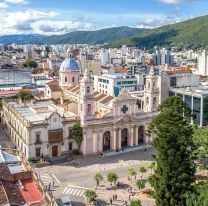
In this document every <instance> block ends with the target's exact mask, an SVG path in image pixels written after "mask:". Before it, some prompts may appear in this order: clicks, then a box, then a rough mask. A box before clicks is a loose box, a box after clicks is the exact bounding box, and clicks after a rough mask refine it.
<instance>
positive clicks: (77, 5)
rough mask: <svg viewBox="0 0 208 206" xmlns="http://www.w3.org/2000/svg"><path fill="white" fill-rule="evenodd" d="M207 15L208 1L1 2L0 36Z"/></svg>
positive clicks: (157, 22) (151, 25) (139, 24)
mask: <svg viewBox="0 0 208 206" xmlns="http://www.w3.org/2000/svg"><path fill="white" fill-rule="evenodd" d="M207 14H208V0H103V1H102V0H73V1H72V0H0V22H1V24H0V35H4V34H16V33H19V34H21V33H24V34H29V33H41V34H46V35H51V34H63V33H67V32H71V31H77V30H96V29H100V28H107V27H113V26H130V27H138V28H140V27H141V28H155V27H159V26H162V25H166V24H171V23H175V22H180V21H183V20H187V19H190V18H193V17H197V16H202V15H207Z"/></svg>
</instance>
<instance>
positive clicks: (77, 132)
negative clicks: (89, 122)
mask: <svg viewBox="0 0 208 206" xmlns="http://www.w3.org/2000/svg"><path fill="white" fill-rule="evenodd" d="M72 138H73V139H74V140H75V142H76V143H77V145H78V147H79V150H80V147H81V144H82V140H83V130H82V127H81V126H80V124H79V123H77V124H75V125H74V126H73V127H72Z"/></svg>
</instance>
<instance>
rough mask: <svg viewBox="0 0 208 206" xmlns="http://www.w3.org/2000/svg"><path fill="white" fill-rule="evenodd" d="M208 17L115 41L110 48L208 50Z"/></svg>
mask: <svg viewBox="0 0 208 206" xmlns="http://www.w3.org/2000/svg"><path fill="white" fill-rule="evenodd" d="M207 34H208V16H202V17H197V18H194V19H190V20H187V21H183V22H180V23H176V24H171V25H167V26H163V27H159V28H156V29H151V30H148V31H145V32H143V33H141V34H138V35H135V36H133V37H129V38H126V39H122V40H119V41H115V42H113V43H112V44H110V45H109V47H121V46H122V45H123V44H125V45H127V46H134V47H145V48H147V49H150V48H153V47H154V46H160V47H175V48H176V49H182V48H191V49H199V48H204V49H205V48H207V49H208V35H207Z"/></svg>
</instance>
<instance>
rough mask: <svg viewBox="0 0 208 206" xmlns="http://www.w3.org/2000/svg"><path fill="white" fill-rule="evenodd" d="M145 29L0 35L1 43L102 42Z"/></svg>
mask: <svg viewBox="0 0 208 206" xmlns="http://www.w3.org/2000/svg"><path fill="white" fill-rule="evenodd" d="M144 31H145V29H138V28H130V27H127V26H122V27H113V28H107V29H100V30H97V31H74V32H70V33H67V34H63V35H53V36H44V35H40V34H31V35H30V34H29V35H5V36H0V43H3V44H11V43H17V44H25V43H34V44H103V43H111V42H113V41H118V40H121V39H124V38H127V37H131V36H134V35H136V34H139V33H141V32H144Z"/></svg>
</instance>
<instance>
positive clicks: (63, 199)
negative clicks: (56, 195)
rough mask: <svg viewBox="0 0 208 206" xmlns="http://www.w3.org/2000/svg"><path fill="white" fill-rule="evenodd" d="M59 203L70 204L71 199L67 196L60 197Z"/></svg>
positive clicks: (67, 205)
mask: <svg viewBox="0 0 208 206" xmlns="http://www.w3.org/2000/svg"><path fill="white" fill-rule="evenodd" d="M60 204H61V206H72V204H71V200H70V199H69V198H68V197H67V196H64V197H61V198H60Z"/></svg>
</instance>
